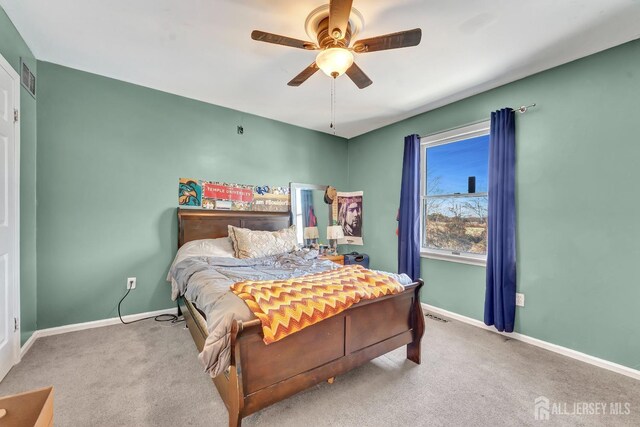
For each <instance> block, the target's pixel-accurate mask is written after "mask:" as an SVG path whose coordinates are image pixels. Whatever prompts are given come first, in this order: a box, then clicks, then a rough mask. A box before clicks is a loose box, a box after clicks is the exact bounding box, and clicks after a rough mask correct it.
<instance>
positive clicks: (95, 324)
mask: <svg viewBox="0 0 640 427" xmlns="http://www.w3.org/2000/svg"><path fill="white" fill-rule="evenodd" d="M177 313H178V311H177V308H165V309H164V310H157V311H148V312H146V313H137V314H127V315H126V316H122V320H124V321H125V322H132V321H134V320H139V319H143V318H145V317H152V316H153V317H155V316H159V315H161V314H177ZM117 324H120V318H118V317H112V318H110V319H103V320H94V321H92V322H84V323H75V324H73V325H64V326H56V327H55V328H47V329H40V330H37V331H34V332H33V334H31V337H29V339H28V340H27V342H25V343H24V345H23V346H22V347H21V348H20V359H21V360H22V358H23V357H24V355H25V354H27V352H28V351H29V349H30V348H31V346H32V345H33V343H34V342H36V340H37V339H38V338H42V337H50V336H52V335H59V334H66V333H68V332H75V331H83V330H85V329H93V328H101V327H103V326H111V325H117Z"/></svg>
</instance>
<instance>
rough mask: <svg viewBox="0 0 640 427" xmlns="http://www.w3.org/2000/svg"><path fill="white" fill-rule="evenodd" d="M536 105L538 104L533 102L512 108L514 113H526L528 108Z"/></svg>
mask: <svg viewBox="0 0 640 427" xmlns="http://www.w3.org/2000/svg"><path fill="white" fill-rule="evenodd" d="M535 106H536V104H531V105H521V106H520V107H518V108H512V110H513V112H514V113H520V114H524V113H526V112H527V110H528V109H529V108H533V107H535Z"/></svg>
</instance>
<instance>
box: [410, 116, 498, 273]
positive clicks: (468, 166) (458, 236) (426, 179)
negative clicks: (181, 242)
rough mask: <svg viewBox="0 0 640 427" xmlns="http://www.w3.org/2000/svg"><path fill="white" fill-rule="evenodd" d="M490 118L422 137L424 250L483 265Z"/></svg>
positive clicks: (430, 254) (428, 254)
mask: <svg viewBox="0 0 640 427" xmlns="http://www.w3.org/2000/svg"><path fill="white" fill-rule="evenodd" d="M489 129H490V123H489V122H488V121H487V122H482V123H478V124H473V125H469V126H465V127H462V128H457V129H453V130H450V131H445V132H440V133H437V134H434V135H429V136H426V137H423V138H422V139H421V141H420V148H421V155H422V159H421V160H422V161H421V163H420V164H421V168H422V170H421V196H422V197H421V198H422V204H421V224H422V226H421V228H422V239H421V240H422V248H421V252H422V254H423V256H425V257H427V258H436V259H444V260H450V261H459V262H465V263H470V264H477V265H485V263H486V257H487V213H488V197H487V196H488V189H487V185H488V165H489Z"/></svg>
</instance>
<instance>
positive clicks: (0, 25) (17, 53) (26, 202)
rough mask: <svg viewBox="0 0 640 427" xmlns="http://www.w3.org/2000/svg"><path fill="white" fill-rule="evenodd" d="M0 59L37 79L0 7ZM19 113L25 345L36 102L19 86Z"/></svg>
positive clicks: (31, 287) (32, 303) (30, 324)
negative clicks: (26, 68) (26, 69)
mask: <svg viewBox="0 0 640 427" xmlns="http://www.w3.org/2000/svg"><path fill="white" fill-rule="evenodd" d="M0 55H2V56H3V57H4V58H5V59H6V60H7V61H8V62H9V63H10V64H11V66H12V67H13V68H14V69H15V70H16V71H17V72H18V74H20V58H21V57H22V58H23V59H24V61H25V63H26V64H27V65H28V66H29V68H30V69H31V71H32V72H33V74H34V75H37V73H36V60H35V58H34V56H33V54H32V53H31V50H30V49H29V46H27V44H26V43H25V42H24V40H23V39H22V37H21V36H20V34H19V33H18V31H17V30H16V28H15V27H14V26H13V23H12V22H11V20H10V19H9V17H8V16H7V14H6V13H5V11H4V9H2V8H1V7H0ZM36 81H37V80H36ZM20 110H21V111H20V113H21V117H20V322H21V325H20V335H21V337H20V338H21V341H22V343H24V342H25V341H26V340H27V339H29V337H30V336H31V334H33V331H35V330H36V283H37V273H36V100H35V99H34V98H33V97H32V96H31V95H30V94H29V92H27V90H26V89H25V88H23V87H22V86H20Z"/></svg>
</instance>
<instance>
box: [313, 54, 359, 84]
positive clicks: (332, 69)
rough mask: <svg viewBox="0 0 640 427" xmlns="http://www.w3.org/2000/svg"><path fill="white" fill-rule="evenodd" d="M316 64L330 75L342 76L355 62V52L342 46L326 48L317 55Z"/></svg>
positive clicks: (334, 76)
mask: <svg viewBox="0 0 640 427" xmlns="http://www.w3.org/2000/svg"><path fill="white" fill-rule="evenodd" d="M316 64H318V68H320V69H321V70H322V72H323V73H325V74H326V75H327V76H329V77H333V78H336V77H338V76H341V75H343V74H344V73H345V71H347V70H348V69H349V67H351V65H352V64H353V53H351V51H350V50H348V49H344V48H341V47H332V48H329V49H325V50H323V51H322V52H320V53H319V54H318V56H317V57H316Z"/></svg>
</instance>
